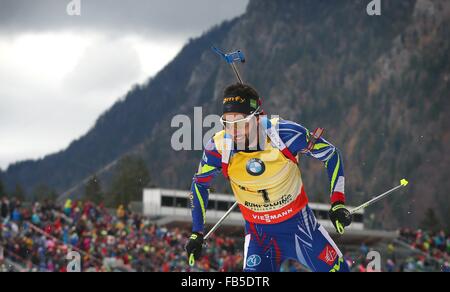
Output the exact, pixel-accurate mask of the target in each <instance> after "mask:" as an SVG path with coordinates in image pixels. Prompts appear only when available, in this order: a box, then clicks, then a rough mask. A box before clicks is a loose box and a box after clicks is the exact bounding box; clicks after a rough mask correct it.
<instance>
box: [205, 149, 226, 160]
mask: <svg viewBox="0 0 450 292" xmlns="http://www.w3.org/2000/svg"><path fill="white" fill-rule="evenodd" d="M205 152H206V153H208V154H211V155H212V156H215V157H217V158H222V155H220V154H219V152H214V151H209V150H205Z"/></svg>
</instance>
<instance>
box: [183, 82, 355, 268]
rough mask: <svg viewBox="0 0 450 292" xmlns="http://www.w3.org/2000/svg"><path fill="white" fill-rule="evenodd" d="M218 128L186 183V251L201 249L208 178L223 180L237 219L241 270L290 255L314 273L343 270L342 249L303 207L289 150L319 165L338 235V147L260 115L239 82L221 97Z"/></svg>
mask: <svg viewBox="0 0 450 292" xmlns="http://www.w3.org/2000/svg"><path fill="white" fill-rule="evenodd" d="M221 121H222V123H223V125H224V128H225V129H224V130H223V131H221V132H218V133H217V134H215V135H214V137H213V138H212V139H211V140H210V141H209V143H208V144H207V146H206V147H205V150H204V153H203V158H202V160H201V162H200V165H199V169H198V171H197V173H196V174H195V176H194V178H193V183H192V187H191V207H192V221H193V228H192V232H193V233H192V235H191V237H190V239H189V242H188V244H187V246H186V251H187V253H188V256H189V255H190V254H193V255H194V258H195V259H199V258H200V257H201V253H202V246H203V241H204V240H203V237H204V224H205V218H206V209H207V206H208V195H209V188H210V184H211V181H212V179H213V178H214V177H215V176H216V175H217V174H218V173H220V172H222V173H223V175H224V176H225V177H226V178H227V179H228V180H229V182H230V184H231V188H232V190H233V193H234V196H235V198H236V200H237V202H238V203H239V207H240V211H241V213H242V215H243V217H244V219H245V231H246V233H245V234H246V235H245V246H244V267H243V270H244V271H246V272H277V271H280V267H281V264H282V263H283V262H284V261H285V260H287V259H293V260H296V261H298V262H299V263H300V264H302V265H304V266H305V267H306V268H308V269H310V270H311V271H315V272H329V271H332V272H346V271H349V268H348V266H347V263H346V262H345V260H344V258H343V254H342V253H341V251H340V250H339V249H338V247H337V246H336V244H335V243H334V241H333V240H332V239H331V237H330V236H329V234H328V232H327V231H326V230H325V229H324V227H323V226H321V225H320V224H319V223H318V222H317V219H316V218H315V216H314V214H313V212H312V210H311V209H310V208H309V206H308V197H307V195H306V192H305V189H304V186H303V182H302V177H301V172H300V169H299V166H298V161H297V156H298V155H305V156H310V157H314V158H316V159H318V160H320V161H322V162H323V163H324V164H325V167H326V169H327V173H328V177H329V179H330V201H331V209H330V211H329V216H330V219H331V221H332V223H333V225H334V226H335V228H336V229H337V230H338V232H339V233H343V231H344V227H346V226H348V225H350V224H351V221H352V218H351V215H350V212H349V211H348V210H347V209H346V207H345V195H344V193H345V192H344V184H345V178H344V166H343V161H342V156H341V154H340V152H339V150H338V149H337V148H336V147H335V146H333V145H332V144H331V143H330V142H328V141H327V140H325V139H324V138H323V137H317V135H315V133H311V132H310V131H308V130H307V129H306V128H305V127H303V126H302V125H300V124H297V123H294V122H291V121H287V120H283V119H278V118H277V119H271V120H269V119H267V118H266V116H265V115H264V112H263V110H262V103H261V100H260V97H259V94H258V93H257V91H256V90H255V89H254V88H252V87H251V86H249V85H246V84H234V85H231V86H229V87H227V88H226V89H225V91H224V96H223V116H222V118H221Z"/></svg>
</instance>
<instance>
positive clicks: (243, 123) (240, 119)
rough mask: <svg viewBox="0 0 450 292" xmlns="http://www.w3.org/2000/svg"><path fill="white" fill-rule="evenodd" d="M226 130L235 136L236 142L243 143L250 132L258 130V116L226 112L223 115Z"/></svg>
mask: <svg viewBox="0 0 450 292" xmlns="http://www.w3.org/2000/svg"><path fill="white" fill-rule="evenodd" d="M223 120H224V126H225V130H226V132H227V133H228V134H230V135H231V136H232V137H233V140H234V142H236V143H243V142H244V141H245V140H246V139H248V138H249V136H250V133H251V132H252V131H254V130H256V121H257V118H256V117H255V116H254V115H250V116H249V115H244V114H241V113H226V114H224V115H223Z"/></svg>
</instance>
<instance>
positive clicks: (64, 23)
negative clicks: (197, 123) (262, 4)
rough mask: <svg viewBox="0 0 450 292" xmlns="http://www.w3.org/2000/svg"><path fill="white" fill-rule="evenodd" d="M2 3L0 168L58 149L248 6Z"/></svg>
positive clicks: (237, 2) (211, 2)
mask: <svg viewBox="0 0 450 292" xmlns="http://www.w3.org/2000/svg"><path fill="white" fill-rule="evenodd" d="M70 2H71V1H70V0H0V168H2V169H3V170H5V168H6V167H7V165H8V164H10V163H12V162H15V161H18V160H24V159H30V158H31V159H36V158H40V157H43V156H44V155H46V154H49V153H52V152H55V151H58V150H61V149H64V148H65V147H67V146H68V145H69V143H70V142H71V141H72V140H73V139H75V138H78V137H80V136H81V135H83V134H84V133H86V131H87V130H89V128H90V127H92V126H93V125H94V122H95V120H96V118H97V117H98V116H99V115H100V114H101V113H102V112H103V111H105V110H106V109H107V108H109V107H110V106H111V105H112V104H113V103H114V102H115V101H117V99H119V98H121V97H122V96H123V95H124V94H125V93H126V92H127V90H128V89H129V88H130V87H131V86H132V85H133V84H135V83H142V82H144V81H145V80H147V79H148V77H150V76H153V75H154V74H156V73H157V72H158V71H159V70H160V69H161V68H162V67H163V66H164V65H166V64H167V63H168V62H169V61H170V60H171V59H172V58H173V57H174V56H175V55H176V54H177V53H178V52H179V50H180V49H181V47H182V46H183V45H184V44H185V43H186V41H187V40H188V39H189V38H190V37H196V36H199V35H201V33H202V32H204V31H206V30H208V29H209V28H211V27H212V26H213V25H215V24H219V23H221V22H222V21H224V20H227V19H231V18H233V17H235V16H239V15H241V14H242V13H244V12H245V8H246V6H247V3H248V0H227V1H223V0H222V1H220V0H189V1H186V0H159V1H157V0H127V1H123V0H81V1H80V3H81V15H80V16H69V15H68V14H67V12H66V8H67V5H68V4H69V3H70Z"/></svg>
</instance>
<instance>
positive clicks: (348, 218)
mask: <svg viewBox="0 0 450 292" xmlns="http://www.w3.org/2000/svg"><path fill="white" fill-rule="evenodd" d="M329 215H330V220H331V222H332V223H333V225H334V228H336V231H337V232H338V233H339V234H344V231H345V230H344V228H345V227H347V226H349V225H350V224H351V223H352V214H350V211H349V210H347V208H345V205H344V203H342V202H336V203H334V204H333V205H332V207H331V209H330V212H329Z"/></svg>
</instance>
